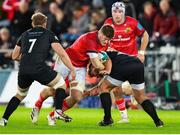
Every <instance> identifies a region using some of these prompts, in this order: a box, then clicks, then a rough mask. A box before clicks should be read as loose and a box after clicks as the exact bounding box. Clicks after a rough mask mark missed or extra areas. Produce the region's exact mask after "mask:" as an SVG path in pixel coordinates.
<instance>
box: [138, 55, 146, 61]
mask: <svg viewBox="0 0 180 135" xmlns="http://www.w3.org/2000/svg"><path fill="white" fill-rule="evenodd" d="M138 58H139V60H140V61H141V62H142V63H144V60H145V56H144V55H142V54H138Z"/></svg>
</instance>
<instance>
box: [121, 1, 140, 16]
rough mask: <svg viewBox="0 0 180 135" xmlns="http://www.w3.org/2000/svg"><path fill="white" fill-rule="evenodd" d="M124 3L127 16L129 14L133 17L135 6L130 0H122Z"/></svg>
mask: <svg viewBox="0 0 180 135" xmlns="http://www.w3.org/2000/svg"><path fill="white" fill-rule="evenodd" d="M124 3H125V4H126V15H127V16H131V17H133V18H136V17H137V16H136V10H135V6H134V4H133V3H132V1H131V0H124Z"/></svg>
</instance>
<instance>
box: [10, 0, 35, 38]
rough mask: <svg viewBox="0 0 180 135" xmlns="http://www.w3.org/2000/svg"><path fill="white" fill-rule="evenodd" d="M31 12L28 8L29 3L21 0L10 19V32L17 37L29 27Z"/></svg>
mask: <svg viewBox="0 0 180 135" xmlns="http://www.w3.org/2000/svg"><path fill="white" fill-rule="evenodd" d="M32 14H33V12H32V11H30V10H29V3H27V2H24V1H21V2H20V4H19V11H17V12H15V16H14V19H13V20H12V34H13V36H14V37H15V38H17V37H19V36H20V35H21V34H22V33H23V32H24V31H26V30H27V29H29V28H31V16H32Z"/></svg>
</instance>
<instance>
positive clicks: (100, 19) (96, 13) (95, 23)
mask: <svg viewBox="0 0 180 135" xmlns="http://www.w3.org/2000/svg"><path fill="white" fill-rule="evenodd" d="M105 17H106V15H105V13H104V12H102V11H101V10H98V9H96V10H93V11H92V12H91V17H90V19H91V20H90V24H89V31H93V30H99V29H100V28H101V26H102V25H103V23H104V20H105Z"/></svg>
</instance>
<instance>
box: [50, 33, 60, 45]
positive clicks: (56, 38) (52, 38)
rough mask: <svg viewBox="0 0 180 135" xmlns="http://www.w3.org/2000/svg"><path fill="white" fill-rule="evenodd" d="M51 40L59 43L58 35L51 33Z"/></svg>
mask: <svg viewBox="0 0 180 135" xmlns="http://www.w3.org/2000/svg"><path fill="white" fill-rule="evenodd" d="M49 40H50V43H59V39H58V37H57V36H56V35H55V34H54V33H53V32H51V33H50V36H49Z"/></svg>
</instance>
